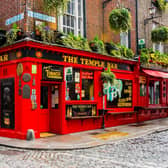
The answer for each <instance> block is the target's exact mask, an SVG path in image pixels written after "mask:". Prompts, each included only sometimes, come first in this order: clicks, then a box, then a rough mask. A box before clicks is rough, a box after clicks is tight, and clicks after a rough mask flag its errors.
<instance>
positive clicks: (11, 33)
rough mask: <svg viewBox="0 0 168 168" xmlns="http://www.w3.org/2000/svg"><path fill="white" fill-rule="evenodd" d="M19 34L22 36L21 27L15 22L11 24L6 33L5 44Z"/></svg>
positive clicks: (14, 39)
mask: <svg viewBox="0 0 168 168" xmlns="http://www.w3.org/2000/svg"><path fill="white" fill-rule="evenodd" d="M20 33H21V34H20ZM19 34H20V36H22V32H21V29H20V28H19V27H18V26H17V24H13V25H12V29H10V30H9V31H8V32H7V33H6V38H7V44H12V43H13V42H14V41H16V40H17V38H18V36H19Z"/></svg>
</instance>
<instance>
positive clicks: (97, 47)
mask: <svg viewBox="0 0 168 168" xmlns="http://www.w3.org/2000/svg"><path fill="white" fill-rule="evenodd" d="M89 45H90V48H91V50H92V51H94V52H98V53H102V54H103V53H104V52H105V48H104V43H103V41H102V40H100V39H99V38H98V36H96V37H95V38H94V39H93V40H92V41H90V43H89Z"/></svg>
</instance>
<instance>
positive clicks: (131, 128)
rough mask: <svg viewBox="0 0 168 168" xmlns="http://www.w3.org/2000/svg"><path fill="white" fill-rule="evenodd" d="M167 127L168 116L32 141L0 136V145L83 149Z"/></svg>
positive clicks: (29, 147) (27, 147)
mask: <svg viewBox="0 0 168 168" xmlns="http://www.w3.org/2000/svg"><path fill="white" fill-rule="evenodd" d="M167 129H168V118H163V119H158V120H151V121H146V122H143V123H140V124H139V125H138V124H129V125H122V126H117V127H110V128H105V129H104V130H103V129H97V130H91V131H85V132H80V133H73V134H68V135H54V136H52V137H45V138H40V139H36V140H34V141H26V140H19V139H13V138H5V137H0V146H7V147H13V148H21V149H31V150H32V149H33V150H65V149H84V148H91V147H95V146H100V145H104V144H110V143H113V142H116V141H121V140H124V139H131V138H135V137H140V136H142V135H146V134H150V133H152V132H155V131H162V130H167Z"/></svg>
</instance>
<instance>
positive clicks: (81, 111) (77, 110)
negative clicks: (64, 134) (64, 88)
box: [66, 104, 97, 117]
mask: <svg viewBox="0 0 168 168" xmlns="http://www.w3.org/2000/svg"><path fill="white" fill-rule="evenodd" d="M96 110H97V108H96V105H95V104H93V105H88V104H87V105H84V104H83V105H82V104H80V105H67V106H66V117H80V116H95V115H96Z"/></svg>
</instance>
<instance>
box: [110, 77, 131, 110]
mask: <svg viewBox="0 0 168 168" xmlns="http://www.w3.org/2000/svg"><path fill="white" fill-rule="evenodd" d="M122 107H132V81H131V80H120V79H117V80H115V82H114V85H112V86H109V87H108V91H107V108H122Z"/></svg>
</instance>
